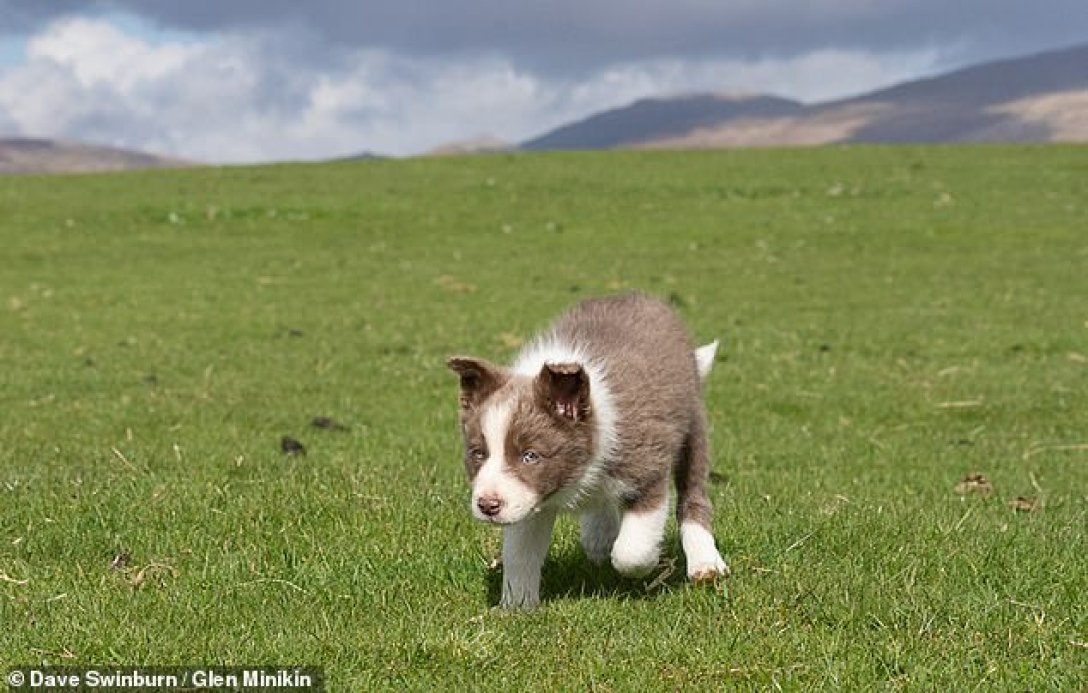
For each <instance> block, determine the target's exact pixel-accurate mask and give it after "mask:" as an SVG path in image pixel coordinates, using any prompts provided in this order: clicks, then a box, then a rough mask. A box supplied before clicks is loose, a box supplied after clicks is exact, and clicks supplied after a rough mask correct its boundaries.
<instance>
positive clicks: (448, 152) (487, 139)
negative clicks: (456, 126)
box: [424, 135, 515, 156]
mask: <svg viewBox="0 0 1088 693" xmlns="http://www.w3.org/2000/svg"><path fill="white" fill-rule="evenodd" d="M514 148H515V147H514V145H513V144H511V143H509V142H507V141H506V140H501V139H499V138H498V137H492V136H490V135H481V136H479V137H472V138H469V139H467V140H459V141H457V142H449V143H447V144H443V145H441V146H438V147H435V148H434V149H431V150H428V151H427V152H425V153H424V156H453V155H457V154H493V153H496V152H506V151H510V150H511V149H514Z"/></svg>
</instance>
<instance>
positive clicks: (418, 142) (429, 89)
mask: <svg viewBox="0 0 1088 693" xmlns="http://www.w3.org/2000/svg"><path fill="white" fill-rule="evenodd" d="M293 55H294V52H293V51H286V52H285V51H284V50H283V40H282V37H281V35H280V34H279V33H276V32H271V31H251V32H247V33H239V32H235V33H221V34H210V35H198V34H192V35H181V36H179V37H174V38H170V39H167V40H158V41H154V42H152V41H149V40H147V39H146V38H144V37H143V36H142V34H141V32H140V31H139V30H138V28H132V27H126V26H124V25H123V24H118V23H115V22H112V21H109V20H107V19H101V18H99V19H90V18H82V17H73V18H66V19H61V20H58V21H55V22H53V23H52V24H49V25H47V26H45V27H44V28H43V29H42V30H41V31H40V32H39V33H38V34H36V35H34V36H32V37H30V39H29V41H28V42H27V61H26V63H25V64H23V65H20V66H18V67H16V68H13V69H11V70H9V71H8V72H6V73H0V123H7V125H6V126H5V128H6V129H8V130H14V131H15V132H17V133H20V134H24V135H35V136H47V137H57V138H65V139H82V140H88V141H94V142H100V143H106V144H112V145H115V146H122V147H129V148H135V149H143V150H148V151H153V152H157V153H163V154H169V155H173V156H178V157H182V158H188V159H194V160H198V161H211V162H249V161H266V160H282V159H314V158H326V157H336V156H344V155H349V154H354V153H358V152H361V151H377V152H381V153H388V154H414V153H419V152H420V151H423V150H426V149H428V148H431V147H434V146H436V145H439V144H443V143H446V142H449V141H451V140H456V139H461V138H464V137H467V136H471V135H477V134H494V135H498V136H500V137H503V138H506V139H508V140H511V141H520V140H523V139H527V138H529V137H532V136H535V135H538V134H540V133H541V132H543V131H544V130H546V129H549V128H551V127H555V126H557V125H559V124H562V123H563V122H566V121H568V120H571V119H574V118H578V117H582V116H584V115H586V114H588V113H590V112H593V111H596V110H600V109H603V108H611V107H616V106H619V105H622V104H625V103H627V102H629V101H632V100H634V99H637V98H640V97H644V96H646V95H649V94H657V93H662V92H686V91H696V90H714V91H720V90H743V91H752V92H756V91H772V92H777V93H781V94H788V95H795V96H799V97H801V98H808V99H821V98H829V97H834V96H842V95H845V94H849V93H854V92H857V91H861V90H863V89H866V88H870V87H872V86H876V85H881V84H886V83H888V82H891V81H895V80H897V79H901V78H904V77H908V76H911V75H913V74H917V73H918V72H920V71H924V70H925V69H927V67H928V66H930V65H931V64H932V62H933V61H934V53H933V52H932V51H920V52H916V53H909V54H903V55H897V56H894V57H893V59H891V60H888V59H880V58H877V57H875V56H871V55H867V54H858V53H850V52H844V51H817V52H814V53H811V54H806V55H802V56H798V57H794V58H788V59H762V60H757V61H750V62H749V61H742V60H728V59H721V60H704V61H692V60H684V59H658V60H647V61H641V62H632V63H627V64H622V65H614V66H609V67H603V68H600V69H598V70H596V71H593V72H592V73H590V74H588V75H586V76H584V77H583V78H581V79H573V78H564V77H554V76H549V75H547V74H545V73H540V72H535V71H532V70H530V69H527V68H524V67H519V66H518V65H517V64H515V63H514V62H513V61H512V60H510V59H507V58H504V57H496V56H462V57H460V58H459V59H457V60H448V59H440V58H437V57H433V56H403V55H397V54H394V53H391V52H389V51H384V50H377V49H358V50H344V51H342V52H340V53H338V55H337V57H336V59H335V60H328V61H324V63H323V64H318V63H316V62H302V63H299V62H298V61H295V60H294V59H293ZM829 75H831V77H829Z"/></svg>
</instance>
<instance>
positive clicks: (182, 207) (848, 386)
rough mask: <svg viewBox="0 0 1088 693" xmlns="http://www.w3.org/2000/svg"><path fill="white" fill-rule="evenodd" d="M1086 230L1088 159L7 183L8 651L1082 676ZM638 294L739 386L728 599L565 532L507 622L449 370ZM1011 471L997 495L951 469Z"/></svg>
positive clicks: (549, 673)
mask: <svg viewBox="0 0 1088 693" xmlns="http://www.w3.org/2000/svg"><path fill="white" fill-rule="evenodd" d="M1086 219H1088V149H1086V148H1085V147H1025V148H1021V147H989V146H985V147H948V148H944V147H941V148H869V147H858V148H826V149H812V150H799V151H745V152H699V153H668V152H663V153H585V154H551V155H524V156H522V155H514V156H486V157H476V158H452V159H428V160H410V161H375V162H362V163H353V164H334V165H320V166H303V165H300V166H276V167H260V168H235V169H222V170H217V169H198V170H179V171H163V172H154V173H134V174H124V175H102V176H83V177H79V176H76V177H50V178H33V177H27V178H15V177H9V178H3V179H0V247H2V248H3V262H2V265H3V266H2V269H0V301H2V303H0V373H2V379H3V386H2V389H0V573H2V576H0V577H2V578H3V579H0V624H2V627H0V668H6V667H8V666H12V665H16V664H34V663H43V662H49V663H55V664H88V665H89V664H97V665H102V664H132V663H142V664H161V665H167V664H178V665H196V664H232V663H233V664H240V663H269V664H287V663H292V664H306V663H309V664H320V665H323V666H324V667H325V668H326V672H327V676H328V679H329V681H330V684H331V686H332V687H333V689H336V690H358V689H373V688H385V687H394V686H395V687H398V688H408V689H429V688H434V687H437V686H439V685H442V686H446V687H448V688H449V689H450V690H456V689H460V688H463V687H472V688H477V687H478V688H489V689H503V690H513V689H519V688H521V689H524V688H527V687H530V686H531V687H535V688H538V689H543V688H549V689H550V688H561V689H568V690H583V689H587V688H592V689H600V690H641V689H646V690H656V689H677V688H680V687H685V686H692V687H693V689H704V690H706V689H709V688H711V687H721V686H725V687H734V686H741V687H748V686H752V687H758V688H764V687H769V686H782V687H784V688H794V689H808V688H813V687H820V688H829V687H832V686H835V687H846V688H852V689H871V688H874V687H882V686H889V687H893V688H898V687H903V688H909V689H922V690H963V689H967V688H971V687H974V686H983V687H986V688H1001V689H1010V690H1056V689H1065V690H1069V689H1076V688H1079V687H1082V686H1084V685H1085V684H1086V681H1088V646H1086V642H1088V597H1086V596H1085V595H1086V594H1088V541H1086V538H1088V449H1086V447H1085V446H1086V444H1088V363H1085V359H1086V357H1088V225H1086ZM625 287H637V288H642V289H644V290H647V291H649V292H653V293H656V294H659V295H662V296H665V297H668V298H669V299H670V300H671V301H672V302H673V303H674V304H676V305H677V306H678V307H679V310H680V311H681V313H682V314H683V316H684V318H685V320H686V321H687V322H688V324H689V325H690V327H691V330H692V331H693V333H694V334H695V336H696V337H697V338H698V339H701V340H709V339H711V338H714V337H720V338H722V340H723V349H722V352H723V353H721V355H720V356H719V362H718V363H717V365H716V367H715V371H714V373H713V374H712V376H711V377H710V379H709V383H708V386H707V394H706V396H707V403H708V407H709V411H710V419H711V423H712V426H713V431H712V445H713V448H714V468H715V471H716V473H717V474H719V475H721V476H720V477H719V476H716V477H715V478H716V479H717V480H718V482H717V483H716V484H714V485H713V486H712V487H711V493H712V498H713V500H714V501H715V504H716V508H717V515H716V519H715V530H716V534H717V537H718V541H719V545H720V546H721V547H722V549H723V552H724V553H725V554H726V555H727V556H728V557H729V559H730V562H731V564H732V567H733V571H734V575H733V577H732V578H731V579H729V580H728V581H727V582H726V583H725V584H724V585H723V586H721V587H719V588H717V589H714V588H710V589H704V588H692V587H690V586H689V585H687V584H686V583H685V582H684V581H683V580H682V579H681V576H682V573H683V563H682V557H681V556H680V551H679V549H678V546H677V542H676V541H675V539H670V542H669V545H668V546H667V547H666V554H667V555H668V556H670V557H673V558H675V559H677V566H676V571H675V573H674V575H673V576H672V577H670V578H668V579H666V580H665V581H664V584H663V585H661V586H660V587H655V588H654V589H651V590H647V589H646V585H645V583H644V582H638V581H625V580H623V579H620V578H618V577H617V576H615V575H614V574H613V573H612V572H611V570H610V569H608V570H605V569H601V570H597V569H592V568H590V567H589V566H588V565H587V563H586V562H585V560H584V559H583V558H582V556H581V553H580V548H579V547H578V541H577V533H576V527H575V523H573V522H571V521H569V520H566V521H561V522H560V524H559V527H558V529H557V534H556V538H555V541H554V543H553V546H552V552H551V554H550V558H549V562H548V564H547V566H546V567H545V575H544V599H545V605H544V607H543V608H541V609H540V610H538V611H536V612H533V613H529V614H517V615H511V614H507V613H503V612H501V611H498V610H496V609H495V608H493V604H494V602H495V599H496V596H497V578H498V576H497V575H496V574H495V573H494V572H491V571H489V569H488V563H489V561H490V560H491V559H492V557H493V556H495V555H496V554H497V552H498V547H499V538H498V536H497V533H496V532H495V531H494V530H493V529H491V528H488V527H485V526H482V525H480V524H478V523H475V522H474V521H473V520H472V519H471V517H470V515H469V513H468V510H467V494H468V491H467V484H466V482H465V480H464V479H463V474H462V471H461V465H460V461H459V455H460V452H459V450H460V448H459V445H460V442H459V440H458V438H457V432H456V425H455V414H456V412H455V401H456V386H455V378H454V376H453V375H452V374H451V373H449V372H448V371H447V370H446V369H445V368H444V365H443V364H444V360H445V357H446V356H447V355H449V354H451V353H462V352H470V353H475V354H478V355H481V356H486V357H490V358H493V359H506V358H509V357H510V356H511V355H512V353H513V348H512V344H513V343H514V341H515V339H516V338H523V337H526V336H528V335H530V334H531V333H532V332H533V331H534V330H536V329H538V328H540V327H542V326H543V325H544V324H546V323H547V322H548V321H549V320H550V319H551V318H552V317H553V316H554V315H555V314H556V313H557V312H558V311H560V310H561V309H562V308H563V307H564V306H566V305H568V304H569V303H570V302H572V301H574V300H576V299H578V298H580V297H582V296H587V295H593V294H601V293H607V292H609V291H612V290H615V289H618V288H625ZM317 415H327V416H332V417H335V418H336V419H337V420H339V421H342V422H344V423H346V424H348V425H349V426H350V430H349V431H347V432H336V431H327V430H318V429H315V428H311V427H310V426H309V421H310V419H311V418H312V417H314V416H317ZM284 435H290V436H293V437H296V438H298V439H299V440H301V441H302V442H303V443H304V444H305V446H306V448H307V450H308V454H307V455H306V456H305V457H300V456H291V457H289V456H285V455H284V454H282V453H281V452H280V450H279V445H280V438H281V437H282V436H284ZM974 472H980V473H983V474H985V475H986V476H987V478H988V479H989V480H990V482H991V483H992V485H993V488H994V492H993V493H992V495H989V496H988V497H984V496H981V495H980V494H969V495H967V496H966V497H961V496H959V495H957V494H956V493H955V492H954V487H955V486H956V484H957V482H959V481H960V480H961V479H962V478H963V477H964V476H965V475H966V474H969V473H974ZM1020 495H1023V496H1029V497H1032V498H1035V499H1036V501H1037V503H1036V510H1035V511H1034V512H1015V511H1014V510H1013V509H1012V508H1010V506H1009V502H1010V501H1011V500H1013V499H1014V498H1016V497H1017V496H1020ZM120 553H126V554H128V555H129V559H128V562H127V564H126V565H125V566H123V567H121V569H114V568H111V561H112V560H113V559H114V557H115V556H117V555H118V554H120Z"/></svg>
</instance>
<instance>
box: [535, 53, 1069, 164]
mask: <svg viewBox="0 0 1088 693" xmlns="http://www.w3.org/2000/svg"><path fill="white" fill-rule="evenodd" d="M744 103H748V104H752V105H758V106H759V107H761V108H765V109H766V112H762V113H759V112H752V111H751V110H745V109H743V108H735V109H733V110H730V109H729V108H728V107H727V106H728V105H729V104H733V105H734V106H743V104H744ZM981 141H1003V142H1047V141H1088V44H1085V45H1082V46H1076V47H1074V48H1068V49H1064V50H1058V51H1051V52H1048V53H1042V54H1039V55H1033V56H1028V57H1022V58H1015V59H1011V60H999V61H994V62H990V63H985V64H982V65H976V66H973V67H968V68H965V69H961V70H956V71H954V72H950V73H947V74H944V75H939V76H936V77H932V78H927V79H922V80H916V81H912V82H906V83H903V84H899V85H896V86H893V87H889V88H886V89H880V90H878V91H874V92H871V93H868V94H864V95H861V96H857V97H853V98H850V99H843V100H839V101H834V102H827V103H821V104H813V105H809V106H802V105H801V104H797V103H795V102H792V101H788V100H785V99H776V98H774V97H759V98H753V99H750V100H748V101H747V102H739V103H738V102H729V101H726V102H724V103H723V101H722V100H721V99H720V97H715V96H712V95H703V96H688V97H684V98H682V99H646V100H643V101H639V102H636V103H634V104H631V105H630V106H628V107H625V108H621V109H617V110H613V111H606V112H603V113H599V114H597V115H594V116H590V117H589V118H586V119H584V120H581V121H578V122H576V123H571V124H570V125H566V126H563V127H561V128H558V129H556V130H553V131H552V132H549V133H547V134H545V135H542V136H540V137H537V138H534V139H531V140H529V141H527V142H525V143H523V144H522V148H524V149H594V148H612V147H681V148H682V147H692V148H699V147H745V146H776V145H806V144H826V143H832V142H981Z"/></svg>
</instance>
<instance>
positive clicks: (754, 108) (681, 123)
mask: <svg viewBox="0 0 1088 693" xmlns="http://www.w3.org/2000/svg"><path fill="white" fill-rule="evenodd" d="M803 108H804V106H803V105H801V104H800V103H799V102H797V101H790V100H789V99H783V98H779V97H777V96H763V95H754V96H750V95H743V96H730V95H727V94H689V95H685V96H679V97H673V98H655V99H642V100H640V101H636V102H634V103H633V104H631V105H629V106H624V107H623V108H616V109H613V110H610V111H604V112H602V113H598V114H596V115H592V116H590V117H588V118H586V119H584V120H579V121H577V122H574V123H571V124H569V125H564V126H562V127H560V128H557V129H555V130H552V131H551V132H548V133H546V134H544V135H541V136H540V137H536V138H534V139H531V140H529V141H528V142H523V143H522V145H521V148H522V149H610V148H612V147H622V146H625V145H629V144H632V143H636V142H646V141H651V140H654V139H657V138H661V137H668V136H670V135H676V134H680V133H684V132H689V131H691V130H694V129H697V128H701V127H709V126H713V125H714V124H716V123H720V122H722V121H726V120H730V119H734V118H746V117H747V118H752V117H768V116H785V115H791V114H794V113H797V112H799V111H801V110H803Z"/></svg>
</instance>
